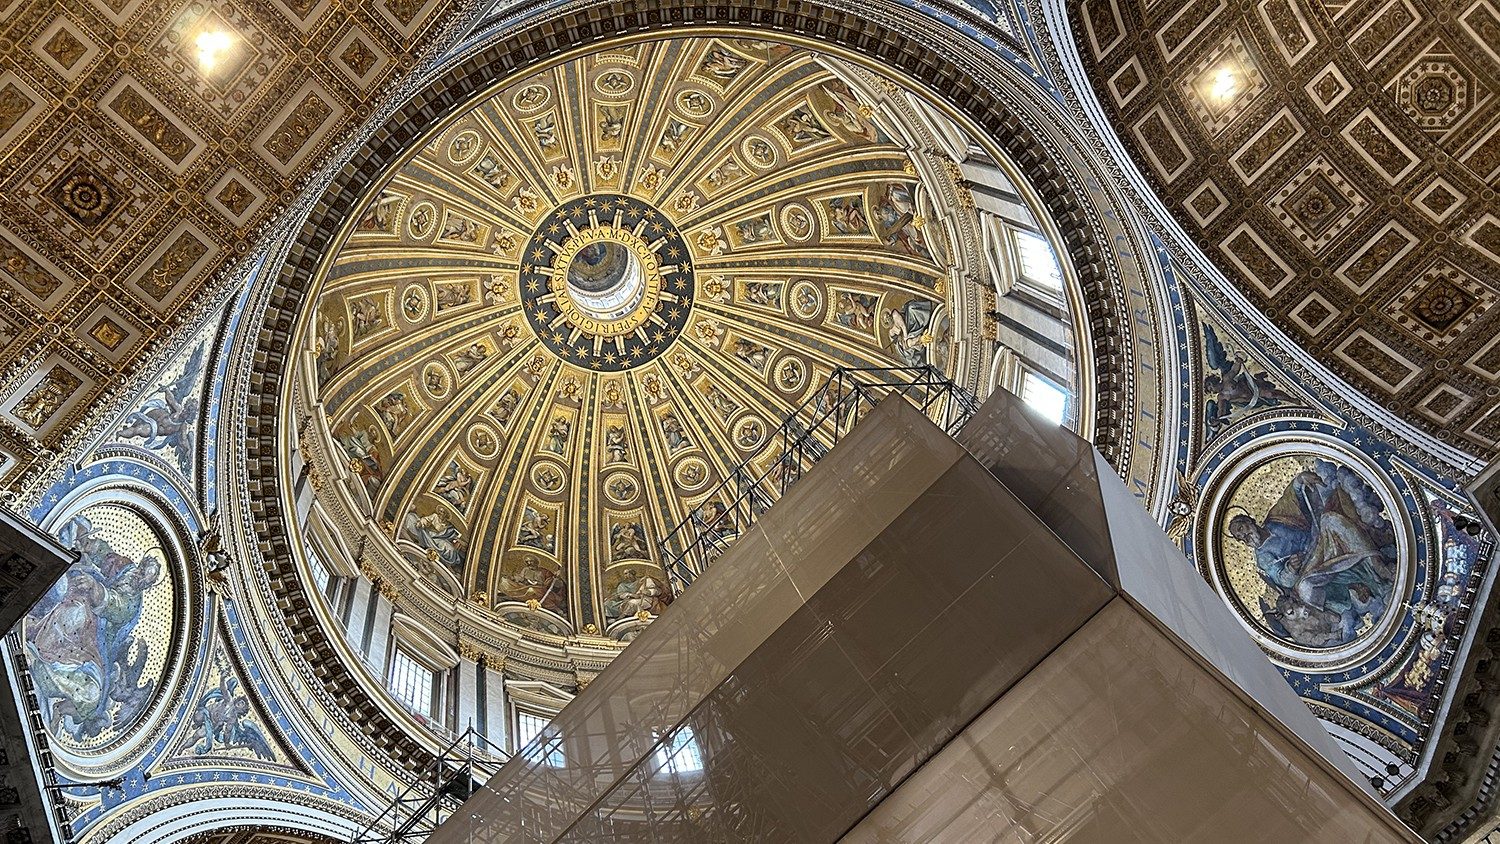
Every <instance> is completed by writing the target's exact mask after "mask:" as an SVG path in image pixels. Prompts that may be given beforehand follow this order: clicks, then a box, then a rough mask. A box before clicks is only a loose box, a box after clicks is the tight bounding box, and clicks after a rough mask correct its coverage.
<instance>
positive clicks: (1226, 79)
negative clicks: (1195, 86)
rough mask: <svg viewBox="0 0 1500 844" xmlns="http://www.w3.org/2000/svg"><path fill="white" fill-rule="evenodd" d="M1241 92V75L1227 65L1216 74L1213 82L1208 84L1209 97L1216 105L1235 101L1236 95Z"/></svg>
mask: <svg viewBox="0 0 1500 844" xmlns="http://www.w3.org/2000/svg"><path fill="white" fill-rule="evenodd" d="M1239 90H1240V77H1239V74H1237V73H1235V72H1234V68H1232V67H1230V66H1229V65H1225V66H1223V67H1221V68H1219V70H1218V72H1217V73H1215V74H1214V78H1213V81H1211V82H1209V83H1208V96H1209V97H1210V98H1211V99H1213V101H1214V102H1216V103H1220V104H1223V103H1227V102H1229V101H1230V100H1231V99H1234V95H1235V94H1236V93H1238V92H1239Z"/></svg>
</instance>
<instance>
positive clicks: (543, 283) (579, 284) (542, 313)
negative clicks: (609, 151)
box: [519, 194, 694, 372]
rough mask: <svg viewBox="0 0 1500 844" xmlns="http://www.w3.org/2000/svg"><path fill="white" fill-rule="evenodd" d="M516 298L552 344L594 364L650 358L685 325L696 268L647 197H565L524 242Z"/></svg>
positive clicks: (565, 355) (610, 367)
mask: <svg viewBox="0 0 1500 844" xmlns="http://www.w3.org/2000/svg"><path fill="white" fill-rule="evenodd" d="M519 281H520V288H521V304H522V307H524V308H525V310H526V320H527V322H528V323H529V324H530V325H531V329H532V331H534V332H535V333H536V336H537V337H538V339H540V340H541V341H542V343H543V345H545V346H546V347H547V348H548V349H550V350H551V351H552V353H553V354H555V355H557V356H558V357H560V358H562V359H563V360H565V361H568V362H570V363H573V364H575V365H577V366H581V367H584V368H586V369H591V370H594V371H596V372H619V371H621V370H626V369H632V368H634V367H637V366H640V365H641V364H643V363H646V362H648V361H651V360H654V359H655V358H657V357H658V356H660V355H661V353H662V352H663V351H665V350H666V348H667V347H668V346H669V345H671V344H672V341H673V340H675V339H677V336H678V335H679V334H681V333H682V328H683V326H684V325H686V324H687V320H688V315H689V313H690V312H691V311H692V306H693V289H694V281H693V269H692V262H691V256H690V255H689V253H688V247H687V243H686V242H684V241H683V238H682V235H681V233H679V232H678V231H677V228H676V227H675V226H673V225H672V224H671V222H670V221H669V220H667V219H666V217H664V216H663V215H662V214H661V212H660V211H657V210H656V209H655V208H654V207H652V206H651V205H650V204H648V203H645V202H642V201H640V200H638V199H634V198H631V197H626V196H620V195H617V194H593V195H590V196H586V197H582V198H580V199H575V200H572V201H570V202H568V203H566V204H564V205H562V206H560V207H558V208H557V209H556V210H554V211H553V212H552V213H551V214H549V215H547V217H546V218H545V219H543V220H542V221H541V224H540V225H539V226H538V227H537V230H536V234H534V235H532V237H531V241H530V242H529V243H528V244H527V247H526V255H525V263H524V265H523V266H522V267H521V275H520V279H519Z"/></svg>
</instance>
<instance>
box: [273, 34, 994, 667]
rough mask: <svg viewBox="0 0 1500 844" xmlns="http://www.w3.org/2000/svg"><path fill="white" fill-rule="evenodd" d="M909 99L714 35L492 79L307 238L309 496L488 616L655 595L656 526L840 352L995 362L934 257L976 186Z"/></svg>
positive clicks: (823, 60)
mask: <svg viewBox="0 0 1500 844" xmlns="http://www.w3.org/2000/svg"><path fill="white" fill-rule="evenodd" d="M926 119H929V118H922V117H919V115H918V112H917V111H916V110H915V109H914V107H913V105H912V103H911V101H910V100H908V99H907V98H906V96H905V94H904V93H903V92H902V91H900V90H899V89H898V88H896V87H895V86H894V85H893V84H891V83H889V82H886V81H884V80H881V79H879V78H877V77H875V76H872V75H871V74H869V73H867V72H865V71H862V70H858V69H856V68H854V67H853V66H850V65H847V64H845V63H843V62H841V61H839V60H837V59H834V58H831V57H829V56H826V55H820V54H817V53H814V52H811V51H808V50H806V49H802V48H799V47H793V46H789V45H783V44H775V43H769V42H764V41H756V40H746V39H735V38H707V37H699V38H684V39H676V40H664V41H650V42H640V43H635V44H631V45H627V46H621V47H615V48H611V49H608V50H605V51H602V52H596V53H593V54H590V55H587V56H585V57H582V58H578V59H575V60H572V61H569V62H567V63H565V64H562V65H559V66H557V67H554V68H551V69H548V70H545V71H542V72H539V73H536V74H532V75H529V76H526V77H525V78H522V79H520V80H518V81H514V82H511V83H508V84H505V85H504V86H503V87H501V88H499V89H497V90H496V91H494V92H493V93H491V94H489V95H487V96H485V97H484V98H482V99H481V100H479V101H478V102H477V103H476V104H474V105H473V106H472V107H470V108H468V109H467V110H465V111H464V112H461V113H460V114H459V115H457V116H456V117H455V118H454V119H453V120H452V121H450V123H449V124H448V125H446V126H444V127H443V128H442V130H441V131H440V132H439V133H438V134H436V135H434V136H433V137H431V138H430V140H429V141H428V143H426V144H425V145H424V146H423V147H422V148H420V149H418V150H416V151H415V153H414V155H413V157H412V158H411V159H410V161H409V162H408V163H407V164H405V165H404V166H402V167H400V168H399V169H397V170H396V171H395V172H394V173H393V174H392V175H391V176H390V177H389V178H388V179H387V180H386V181H384V182H383V183H382V184H380V186H379V187H378V189H377V190H376V191H375V192H374V195H373V196H371V197H369V199H368V200H367V202H366V204H365V205H364V207H363V208H361V209H360V210H359V211H358V212H357V213H356V214H355V215H354V217H353V219H352V220H351V223H350V225H349V227H348V228H347V230H346V234H345V236H344V241H343V243H342V245H341V246H339V247H338V248H337V249H336V250H335V251H334V253H333V254H332V257H331V258H330V259H329V261H328V263H327V264H326V265H325V267H324V279H323V282H322V289H321V292H320V294H319V296H318V298H317V299H316V305H315V307H316V311H315V313H314V314H313V315H312V317H311V318H310V319H308V320H307V321H306V323H305V328H304V330H305V331H306V334H305V335H304V339H303V341H302V344H303V348H304V349H305V350H306V351H305V353H304V354H305V356H306V358H307V359H308V361H309V363H308V364H307V365H306V366H305V368H304V369H303V370H302V372H303V373H304V374H305V376H306V377H308V378H309V380H311V381H312V382H314V383H313V384H310V385H308V386H307V387H306V393H307V394H308V395H309V396H311V397H316V400H317V401H318V402H319V403H320V405H321V410H322V411H323V413H324V414H325V415H326V419H327V427H326V428H323V429H322V430H323V431H325V432H326V433H325V434H324V435H325V436H326V437H327V439H326V440H325V441H324V442H325V443H326V445H327V447H328V449H329V450H330V451H331V452H332V453H333V454H334V455H335V457H334V462H335V463H337V464H338V465H340V466H343V467H346V468H347V471H344V470H342V469H341V470H340V471H339V472H338V474H341V475H344V476H345V477H346V478H347V481H346V482H345V483H342V484H339V485H338V486H337V488H336V489H325V491H324V492H323V493H322V494H323V500H324V503H325V507H326V508H327V510H328V511H329V512H333V513H355V514H369V516H368V517H366V516H364V515H355V516H354V517H353V521H354V522H360V521H364V523H365V524H366V525H371V526H372V530H373V532H374V533H376V534H378V538H377V539H376V540H375V546H374V547H372V546H366V550H367V552H369V551H371V550H375V548H376V547H378V548H380V549H385V550H386V551H387V552H388V553H389V554H390V555H391V556H392V557H395V558H399V559H403V560H404V561H405V562H404V563H402V564H401V565H403V566H406V567H410V569H411V570H413V571H415V572H416V573H417V574H418V575H419V577H418V579H419V582H420V583H422V584H423V585H424V587H425V588H428V589H432V590H436V592H437V594H440V595H448V596H454V597H460V596H461V597H463V598H465V599H466V600H467V602H468V603H469V604H471V605H478V606H480V607H483V608H485V609H486V610H488V611H490V612H492V613H493V614H494V616H495V618H496V620H497V621H500V622H505V623H508V624H510V625H515V626H520V627H524V628H528V629H529V630H530V631H532V632H534V633H542V634H553V635H571V634H575V633H597V634H603V635H609V636H613V637H615V638H628V637H629V636H631V635H633V633H634V632H635V631H636V630H638V629H639V626H640V624H641V623H642V622H643V620H644V619H646V618H648V617H649V616H650V615H653V614H655V613H657V612H660V611H661V609H662V608H663V607H665V606H666V604H667V603H669V602H670V600H671V597H672V596H671V593H670V589H669V587H668V586H667V579H666V576H665V572H664V571H663V570H662V568H661V565H660V554H659V552H658V549H657V543H658V542H659V540H660V539H661V538H662V536H663V534H664V533H665V532H666V531H668V530H670V529H671V528H672V527H674V526H675V525H676V524H677V523H678V522H680V521H681V520H683V519H686V518H688V517H689V515H691V514H694V513H706V512H711V508H713V507H714V506H715V504H716V501H715V499H714V495H715V494H718V495H721V496H722V491H719V492H717V493H716V492H715V486H716V484H717V483H718V481H719V480H720V479H721V478H725V477H729V476H730V473H731V471H732V470H733V469H734V467H735V466H736V465H738V464H739V463H740V462H741V461H743V460H746V459H753V460H757V461H759V463H758V464H757V465H758V466H759V467H760V468H766V467H768V466H770V465H772V464H773V463H774V461H775V460H776V457H777V456H778V452H777V451H776V445H775V443H776V440H775V439H774V438H773V436H772V434H773V432H774V431H775V429H776V427H777V426H778V424H779V423H780V420H781V418H782V417H783V415H784V414H786V413H787V412H788V411H790V410H791V409H793V408H795V407H797V406H799V405H800V404H802V403H803V402H805V401H808V400H810V399H812V398H813V397H815V396H817V395H818V394H819V391H820V390H821V389H822V388H823V386H824V385H825V384H826V382H827V379H828V376H829V374H830V372H831V371H832V370H833V369H834V368H835V367H839V366H856V367H889V366H907V365H911V366H919V365H926V364H933V365H935V366H937V367H938V368H939V369H941V370H942V371H944V372H946V373H948V374H949V375H954V376H957V377H959V378H960V379H961V380H965V381H968V382H971V383H977V381H978V378H979V377H980V374H981V373H982V372H983V371H984V369H985V366H986V362H985V361H983V360H981V359H980V358H979V357H975V358H974V362H973V363H964V362H963V361H964V360H967V359H968V356H966V355H965V354H964V353H963V352H961V351H960V345H959V344H960V343H961V342H962V343H964V344H965V345H966V346H967V348H969V349H971V350H973V349H980V348H987V347H988V345H989V344H988V343H987V342H985V339H984V337H983V334H982V319H983V316H982V314H981V313H979V310H980V309H979V307H978V306H977V301H978V294H977V292H975V290H974V285H961V287H962V288H963V289H962V292H959V291H955V289H954V288H955V287H956V286H958V285H955V284H954V283H953V282H954V279H956V278H958V277H959V275H960V272H959V270H958V269H957V268H956V267H957V265H960V264H963V265H972V264H973V262H974V261H975V260H978V259H979V257H980V256H981V255H982V253H981V252H980V251H979V247H978V240H977V234H976V232H977V225H976V220H977V216H976V212H975V210H974V205H973V199H972V197H971V196H970V195H969V193H968V189H967V188H966V187H964V186H963V185H962V184H960V183H959V182H958V181H957V180H956V177H955V175H954V171H955V170H956V169H957V168H955V167H953V166H952V162H951V161H949V160H948V159H946V158H943V157H942V156H941V155H940V154H938V153H936V152H933V151H932V150H934V149H935V148H936V143H935V141H934V138H933V135H932V134H931V133H932V129H931V127H930V126H929V125H928V124H927V123H925V122H924V120H926ZM963 256H967V257H963ZM965 297H968V298H965ZM961 370H962V371H961ZM969 370H973V371H969ZM450 600H451V598H450Z"/></svg>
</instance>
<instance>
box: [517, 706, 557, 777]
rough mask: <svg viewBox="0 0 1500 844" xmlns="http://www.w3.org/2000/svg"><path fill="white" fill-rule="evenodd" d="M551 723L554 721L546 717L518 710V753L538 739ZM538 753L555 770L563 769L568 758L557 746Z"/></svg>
mask: <svg viewBox="0 0 1500 844" xmlns="http://www.w3.org/2000/svg"><path fill="white" fill-rule="evenodd" d="M551 721H552V719H551V718H549V717H547V716H545V715H538V714H536V713H535V712H527V711H526V710H524V709H517V710H516V752H517V753H519V752H520V751H521V749H522V748H524V747H526V746H527V745H528V744H530V743H531V740H532V739H534V738H536V737H537V735H538V734H539V733H541V731H542V729H543V728H544V727H546V726H547V725H548V724H549V723H551ZM538 752H539V753H541V754H542V755H541V756H540V760H541V761H542V762H544V763H545V764H547V765H550V766H552V767H554V768H561V767H562V766H563V764H564V762H565V761H566V757H564V756H563V751H562V747H561V746H558V745H555V744H554V745H552V746H550V747H548V748H546V749H545V750H544V751H543V750H539V751H538ZM530 758H536V757H530Z"/></svg>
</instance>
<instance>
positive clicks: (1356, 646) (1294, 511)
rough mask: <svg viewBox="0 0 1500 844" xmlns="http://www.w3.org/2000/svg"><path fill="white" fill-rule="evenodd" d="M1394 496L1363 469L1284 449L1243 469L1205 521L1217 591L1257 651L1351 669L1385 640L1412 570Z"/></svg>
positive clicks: (1320, 452) (1309, 449)
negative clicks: (1255, 642) (1257, 642)
mask: <svg viewBox="0 0 1500 844" xmlns="http://www.w3.org/2000/svg"><path fill="white" fill-rule="evenodd" d="M1395 500H1396V499H1395V498H1394V497H1393V495H1392V494H1391V492H1390V491H1388V490H1386V489H1385V486H1384V484H1382V483H1381V482H1380V480H1379V479H1378V478H1377V477H1376V476H1375V475H1374V474H1373V473H1372V472H1371V471H1369V469H1368V467H1366V466H1364V465H1363V464H1362V463H1360V462H1357V461H1354V460H1350V459H1348V458H1347V457H1346V456H1345V455H1343V454H1339V453H1337V452H1335V451H1333V450H1330V449H1314V447H1313V446H1312V445H1311V444H1300V445H1299V444H1282V445H1281V447H1279V448H1272V449H1268V450H1267V451H1266V452H1265V454H1264V455H1263V456H1262V457H1261V459H1259V460H1252V461H1249V462H1248V463H1244V464H1241V465H1240V466H1239V467H1238V468H1237V471H1235V472H1234V473H1233V475H1232V476H1230V478H1229V479H1228V482H1227V483H1226V484H1225V485H1224V486H1223V487H1221V489H1220V491H1219V492H1218V493H1217V494H1216V495H1215V496H1214V502H1213V504H1212V505H1211V506H1212V508H1213V509H1212V511H1211V512H1210V513H1209V518H1208V519H1207V520H1206V521H1207V527H1208V530H1209V531H1211V533H1209V537H1210V541H1211V543H1212V544H1211V545H1210V546H1209V549H1210V558H1211V560H1212V561H1213V566H1212V568H1213V571H1212V576H1213V580H1214V582H1215V584H1216V585H1217V586H1218V587H1219V588H1220V590H1221V591H1222V592H1223V593H1224V594H1225V596H1226V597H1227V598H1228V599H1229V604H1230V606H1231V608H1232V609H1234V610H1235V612H1236V614H1238V615H1239V616H1240V618H1241V619H1242V620H1243V621H1244V622H1245V624H1246V626H1247V627H1249V629H1250V632H1251V633H1252V634H1253V635H1254V636H1255V637H1256V638H1257V639H1258V640H1260V642H1261V644H1262V646H1264V647H1266V648H1267V649H1269V650H1270V651H1272V652H1273V653H1275V654H1277V655H1278V656H1280V657H1282V658H1283V659H1286V660H1290V661H1293V662H1295V663H1297V664H1311V663H1318V664H1325V663H1331V662H1337V663H1349V662H1352V661H1356V660H1358V659H1362V658H1364V657H1365V656H1368V654H1369V653H1370V652H1371V651H1372V650H1373V649H1378V648H1379V647H1380V646H1381V645H1382V644H1383V643H1384V641H1385V639H1386V636H1387V634H1388V633H1389V632H1390V630H1391V628H1392V625H1393V624H1394V623H1395V622H1396V621H1397V620H1398V618H1399V616H1400V614H1401V611H1402V606H1403V605H1402V603H1401V599H1400V596H1401V595H1402V594H1403V591H1402V590H1403V589H1404V588H1406V584H1407V583H1408V582H1409V581H1410V579H1411V576H1412V572H1411V571H1410V569H1411V567H1412V566H1411V563H1410V554H1409V552H1408V551H1407V550H1406V549H1407V547H1408V545H1409V542H1408V540H1407V537H1406V534H1405V531H1403V530H1402V529H1401V528H1400V526H1399V523H1398V522H1397V521H1396V520H1394V519H1393V518H1392V515H1391V514H1393V513H1397V512H1399V509H1398V507H1397V505H1396V503H1395Z"/></svg>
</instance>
